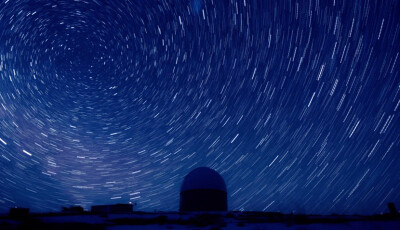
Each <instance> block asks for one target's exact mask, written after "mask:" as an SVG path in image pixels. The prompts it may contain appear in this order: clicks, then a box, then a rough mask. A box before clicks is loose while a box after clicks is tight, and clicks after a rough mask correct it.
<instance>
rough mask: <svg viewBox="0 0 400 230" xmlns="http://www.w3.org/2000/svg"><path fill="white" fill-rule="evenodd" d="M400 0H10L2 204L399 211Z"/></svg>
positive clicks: (0, 60) (4, 2) (0, 25)
mask: <svg viewBox="0 0 400 230" xmlns="http://www.w3.org/2000/svg"><path fill="white" fill-rule="evenodd" d="M399 12H400V4H399V1H394V0H388V1H378V0H375V1H372V0H365V1H339V0H329V1H318V0H311V1H250V0H238V1H236V0H231V1H217V0H206V1H202V0H192V1H174V0H163V1H155V0H154V1H153V0H148V1H139V0H137V1H133V0H132V1H130V0H124V1H105V0H104V1H103V0H68V1H67V0H63V1H49V0H43V1H34V0H18V1H17V0H1V1H0V166H1V170H0V211H2V212H6V211H7V210H8V208H9V207H11V206H23V207H29V208H31V210H33V211H40V212H47V211H54V210H60V208H61V206H68V205H82V206H83V207H85V208H90V206H91V205H94V204H112V203H127V202H136V203H137V207H135V209H137V210H146V211H154V210H163V211H170V210H178V204H179V190H180V185H181V182H182V180H183V178H184V176H185V175H186V174H187V173H188V172H190V171H191V170H193V169H194V168H196V167H200V166H207V167H210V168H213V169H215V170H216V171H218V172H219V173H220V174H221V175H222V176H223V177H224V179H225V181H226V184H227V190H228V208H229V209H230V210H246V211H250V210H259V211H280V212H285V213H289V212H295V213H317V214H329V213H346V214H350V213H360V214H372V213H381V212H386V204H387V203H388V202H394V203H397V204H398V205H400V181H399V178H400V170H399V169H400V155H399V149H400V148H399V145H400V132H399V127H400V119H399V117H400V114H399V111H400V76H399V75H400V57H399V53H400V43H399V41H400V14H399Z"/></svg>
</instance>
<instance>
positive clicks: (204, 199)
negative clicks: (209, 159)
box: [179, 167, 227, 211]
mask: <svg viewBox="0 0 400 230" xmlns="http://www.w3.org/2000/svg"><path fill="white" fill-rule="evenodd" d="M180 196H181V199H180V205H179V207H180V211H226V210H227V192H226V185H225V181H224V179H223V178H222V177H221V175H219V173H217V172H216V171H215V170H213V169H210V168H207V167H200V168H196V169H194V170H193V171H191V172H190V173H189V174H187V175H186V176H185V178H184V180H183V182H182V186H181V194H180Z"/></svg>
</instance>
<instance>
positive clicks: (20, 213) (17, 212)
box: [8, 207, 29, 219]
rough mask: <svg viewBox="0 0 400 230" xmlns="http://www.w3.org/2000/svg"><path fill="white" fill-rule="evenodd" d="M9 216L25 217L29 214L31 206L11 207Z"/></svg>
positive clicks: (15, 217)
mask: <svg viewBox="0 0 400 230" xmlns="http://www.w3.org/2000/svg"><path fill="white" fill-rule="evenodd" d="M8 216H9V217H11V218H14V219H23V218H26V217H28V216H29V208H17V207H15V208H10V212H9V213H8Z"/></svg>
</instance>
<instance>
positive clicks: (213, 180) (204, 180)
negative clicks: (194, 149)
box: [181, 167, 226, 192]
mask: <svg viewBox="0 0 400 230" xmlns="http://www.w3.org/2000/svg"><path fill="white" fill-rule="evenodd" d="M194 189H215V190H220V191H224V192H226V185H225V181H224V179H223V178H222V177H221V175H219V173H217V172H216V171H215V170H213V169H210V168H207V167H199V168H196V169H194V170H193V171H191V172H190V173H189V174H187V175H186V176H185V179H184V180H183V183H182V187H181V192H183V191H188V190H194Z"/></svg>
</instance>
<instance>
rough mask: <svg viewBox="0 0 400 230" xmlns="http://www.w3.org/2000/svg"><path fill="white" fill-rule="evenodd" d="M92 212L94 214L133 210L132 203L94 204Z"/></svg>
mask: <svg viewBox="0 0 400 230" xmlns="http://www.w3.org/2000/svg"><path fill="white" fill-rule="evenodd" d="M91 212H92V213H94V214H128V213H132V212H133V205H132V204H111V205H94V206H92V209H91Z"/></svg>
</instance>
